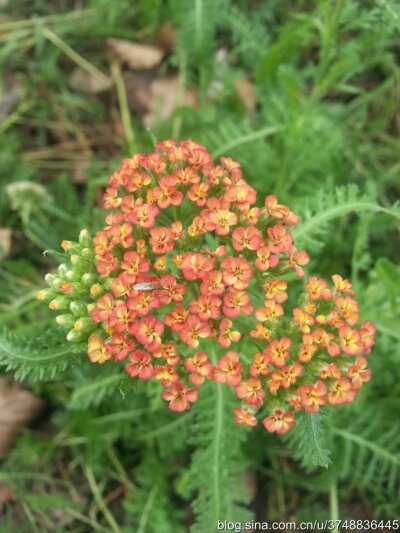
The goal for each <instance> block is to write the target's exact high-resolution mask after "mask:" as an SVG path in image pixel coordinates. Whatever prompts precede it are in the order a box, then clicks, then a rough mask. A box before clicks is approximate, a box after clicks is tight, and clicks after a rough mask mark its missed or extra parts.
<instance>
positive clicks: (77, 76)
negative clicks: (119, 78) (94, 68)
mask: <svg viewBox="0 0 400 533" xmlns="http://www.w3.org/2000/svg"><path fill="white" fill-rule="evenodd" d="M68 85H69V86H70V87H71V89H74V90H75V91H80V92H82V93H85V94H100V93H103V92H105V91H109V90H110V89H111V87H112V86H113V85H114V80H113V79H112V78H110V77H109V76H105V75H104V78H102V79H99V78H96V77H95V76H92V75H91V74H89V72H87V71H86V70H83V69H82V68H76V69H75V70H74V71H73V72H72V74H71V76H70V77H69V79H68Z"/></svg>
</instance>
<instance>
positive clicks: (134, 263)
mask: <svg viewBox="0 0 400 533" xmlns="http://www.w3.org/2000/svg"><path fill="white" fill-rule="evenodd" d="M121 268H122V270H126V274H127V275H126V279H127V280H129V281H130V282H131V283H134V282H135V280H136V277H137V276H138V275H139V273H141V272H148V271H149V269H150V265H149V262H148V260H147V259H141V258H140V257H139V254H138V253H137V252H125V253H124V259H123V261H122V263H121Z"/></svg>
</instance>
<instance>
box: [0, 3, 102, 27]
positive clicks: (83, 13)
mask: <svg viewBox="0 0 400 533" xmlns="http://www.w3.org/2000/svg"><path fill="white" fill-rule="evenodd" d="M94 13H95V10H94V9H93V8H89V9H80V10H76V11H69V12H68V13H59V14H57V15H47V16H45V17H32V18H29V19H23V20H13V21H11V22H4V23H3V24H0V32H5V31H13V30H17V29H20V28H29V27H31V26H35V24H37V23H38V22H57V21H59V20H64V19H69V18H80V17H87V16H90V15H93V14H94Z"/></svg>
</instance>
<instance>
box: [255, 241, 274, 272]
mask: <svg viewBox="0 0 400 533" xmlns="http://www.w3.org/2000/svg"><path fill="white" fill-rule="evenodd" d="M278 263H279V257H278V256H277V255H271V250H270V248H269V247H268V246H262V247H261V248H259V249H258V250H257V259H256V260H255V265H256V267H257V268H258V270H261V272H265V271H266V270H268V269H269V268H274V267H275V266H276V265H277V264H278Z"/></svg>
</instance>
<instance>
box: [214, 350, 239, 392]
mask: <svg viewBox="0 0 400 533" xmlns="http://www.w3.org/2000/svg"><path fill="white" fill-rule="evenodd" d="M241 370H242V365H241V364H240V363H239V354H238V352H228V353H227V354H226V355H224V356H223V357H221V358H220V360H219V361H218V368H216V369H215V371H214V380H215V381H216V382H217V383H227V384H228V385H230V386H231V387H237V386H238V385H239V383H240V382H241V381H242V375H241Z"/></svg>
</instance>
